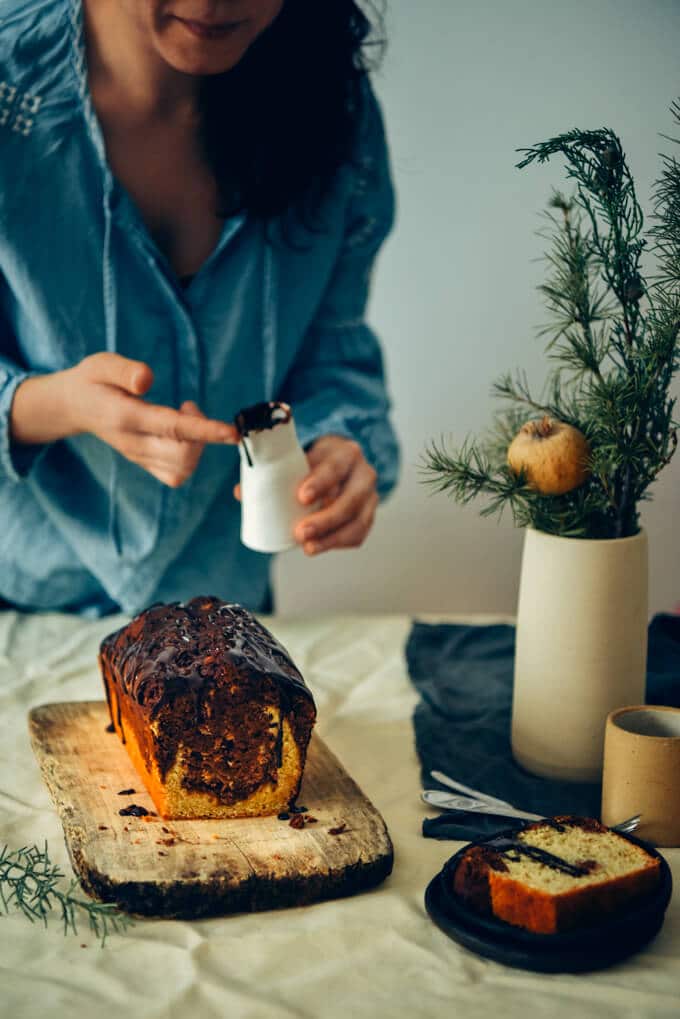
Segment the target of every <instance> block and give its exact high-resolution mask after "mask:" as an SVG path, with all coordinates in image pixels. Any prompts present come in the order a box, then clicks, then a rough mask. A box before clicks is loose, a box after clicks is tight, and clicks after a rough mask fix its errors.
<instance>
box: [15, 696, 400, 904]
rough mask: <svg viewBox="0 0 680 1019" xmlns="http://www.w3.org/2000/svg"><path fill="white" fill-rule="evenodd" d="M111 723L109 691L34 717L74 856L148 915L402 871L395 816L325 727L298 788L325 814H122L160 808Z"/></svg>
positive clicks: (108, 895)
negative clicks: (304, 819) (296, 818)
mask: <svg viewBox="0 0 680 1019" xmlns="http://www.w3.org/2000/svg"><path fill="white" fill-rule="evenodd" d="M108 722H109V716H108V710H107V707H106V703H105V702H104V701H101V702H100V701H76V702H70V703H64V704H45V705H42V706H41V707H38V708H34V709H33V711H31V713H30V716H29V728H30V733H31V740H32V743H33V748H34V751H35V754H36V757H37V759H38V762H39V764H40V768H41V771H42V774H43V778H44V779H45V782H46V784H47V786H48V788H49V790H50V793H51V794H52V798H53V800H54V802H55V805H56V807H57V810H58V812H59V816H60V818H61V822H62V825H63V828H64V835H65V838H66V845H67V848H68V851H69V855H70V857H71V862H72V863H73V867H74V870H75V871H76V873H77V875H78V877H79V878H80V881H81V882H82V884H83V887H84V888H85V890H86V891H87V892H89V893H90V894H91V895H93V896H95V897H96V898H98V899H101V900H103V901H105V902H115V903H116V904H117V905H118V906H119V907H120V908H121V909H123V910H125V911H126V912H129V913H133V914H138V915H142V916H159V917H161V916H162V917H177V918H184V919H192V918H198V917H203V916H219V915H223V914H227V913H235V912H243V911H253V910H263V909H275V908H281V907H285V906H300V905H304V904H306V903H310V902H316V901H319V900H321V899H330V898H337V897H341V896H346V895H352V894H355V893H356V892H360V891H363V890H365V889H367V888H371V887H373V886H374V885H376V884H378V883H379V882H381V881H382V880H383V879H384V878H386V877H387V875H388V874H389V873H390V871H391V870H392V860H393V851H392V843H391V841H390V837H389V835H388V832H387V828H386V826H385V822H384V821H383V819H382V817H381V816H380V814H379V813H378V811H377V810H376V809H375V807H374V806H373V805H372V804H371V803H370V802H369V800H368V799H367V798H366V797H365V796H364V794H363V793H362V792H361V790H360V789H359V787H358V786H357V785H356V783H355V782H354V781H353V780H352V779H351V778H350V777H349V775H348V774H347V773H346V772H345V770H344V769H343V767H342V765H341V764H340V763H339V761H338V760H337V759H336V758H335V757H334V756H333V754H332V753H331V752H330V750H329V749H328V747H327V746H326V745H325V744H324V743H323V741H322V740H321V739H319V737H318V736H313V737H312V742H311V744H310V747H309V753H308V757H307V765H306V768H305V774H304V778H303V783H302V790H301V793H300V796H299V798H298V803H299V804H300V805H301V806H305V807H306V808H307V813H308V814H310V815H312V816H313V817H315V818H316V819H317V820H316V823H306V824H305V826H304V828H301V829H296V828H293V827H291V826H290V824H289V822H288V821H281V820H278V819H277V818H276V817H261V818H243V819H229V820H211V819H203V820H196V821H165V820H163V818H160V817H157V816H156V815H155V814H149V815H148V816H146V817H134V816H121V815H120V813H119V811H120V810H121V809H122V808H124V807H127V806H130V805H131V804H133V803H134V804H138V805H139V806H142V807H146V808H147V809H148V810H149V811H153V810H154V809H155V808H154V805H153V802H152V800H151V797H150V796H149V794H148V793H147V792H146V789H145V788H144V785H143V784H142V782H141V780H140V778H139V776H138V774H137V772H136V770H135V768H134V767H133V765H132V763H131V761H130V759H129V757H128V755H127V753H126V751H125V748H124V747H123V745H122V743H121V742H120V740H119V739H118V737H117V736H116V735H115V733H109V732H107V731H106V729H107V725H108ZM129 789H134V790H135V792H134V794H126V795H120V791H121V790H129ZM291 816H292V815H291ZM343 826H344V827H343ZM338 828H341V829H342V830H341V831H340V832H339V833H336V834H332V833H331V830H332V829H338Z"/></svg>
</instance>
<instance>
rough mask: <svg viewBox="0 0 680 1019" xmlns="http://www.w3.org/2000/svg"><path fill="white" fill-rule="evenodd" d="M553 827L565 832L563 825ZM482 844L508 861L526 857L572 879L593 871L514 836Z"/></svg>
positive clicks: (497, 836)
mask: <svg viewBox="0 0 680 1019" xmlns="http://www.w3.org/2000/svg"><path fill="white" fill-rule="evenodd" d="M553 827H556V828H557V829H558V830H560V831H564V827H563V826H562V825H557V824H555V825H553ZM482 844H483V845H484V846H488V847H489V849H491V850H493V851H494V852H496V853H498V854H499V856H501V857H504V858H505V859H506V860H511V861H517V860H519V858H520V856H526V857H528V858H529V859H530V860H534V861H535V862H536V863H542V864H543V865H544V866H545V867H550V869H551V870H559V871H561V872H562V873H563V874H569V875H570V876H571V877H583V876H584V875H585V874H589V873H590V872H591V870H592V866H588V865H581V864H578V863H569V862H568V861H567V860H563V859H562V857H561V856H555V855H554V853H549V852H548V851H547V850H545V849H540V848H539V847H538V846H531V845H528V844H527V843H526V842H522V841H521V840H520V839H516V838H513V837H512V835H496V836H495V837H494V838H491V839H485V840H484V842H483V843H482Z"/></svg>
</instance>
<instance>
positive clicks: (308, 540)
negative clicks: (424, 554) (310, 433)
mask: <svg viewBox="0 0 680 1019" xmlns="http://www.w3.org/2000/svg"><path fill="white" fill-rule="evenodd" d="M307 459H308V460H309V465H310V467H311V470H310V473H309V474H308V475H307V477H306V478H305V480H304V481H303V482H302V484H301V485H300V488H299V490H298V499H299V501H300V502H301V503H302V505H303V506H312V505H314V503H320V504H321V508H320V509H318V510H316V511H315V512H312V513H310V514H309V516H307V517H305V518H304V520H301V521H300V523H299V524H298V525H297V527H296V529H295V538H296V540H297V541H298V543H299V544H300V545H302V547H303V549H304V551H305V554H306V555H309V556H313V555H318V554H319V552H328V550H329V549H331V548H357V547H358V546H359V545H361V544H362V543H363V541H364V540H365V538H366V536H367V534H368V532H369V531H370V529H371V527H372V525H373V519H374V517H375V511H376V508H377V506H378V493H377V491H376V479H377V475H376V472H375V470H374V469H373V468H372V467H371V465H370V464H369V463H368V462H367V461H366V459H365V457H364V454H363V453H362V451H361V447H360V446H359V444H358V443H356V442H353V441H352V440H351V439H344V438H341V437H340V436H339V435H324V436H323V437H322V438H321V439H317V441H316V442H315V443H314V444H313V445H312V446H311V447H310V449H309V451H308V453H307Z"/></svg>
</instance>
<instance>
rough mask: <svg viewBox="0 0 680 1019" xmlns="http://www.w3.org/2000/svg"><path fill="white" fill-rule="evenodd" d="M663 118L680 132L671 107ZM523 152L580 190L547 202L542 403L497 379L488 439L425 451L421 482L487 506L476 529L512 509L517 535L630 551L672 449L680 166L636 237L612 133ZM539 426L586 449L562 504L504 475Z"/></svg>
mask: <svg viewBox="0 0 680 1019" xmlns="http://www.w3.org/2000/svg"><path fill="white" fill-rule="evenodd" d="M671 112H672V114H673V116H674V118H675V120H676V122H677V123H678V124H680V103H678V102H676V103H674V104H673V105H672V107H671ZM670 140H672V141H676V142H677V141H678V140H677V139H670ZM520 151H521V152H522V153H523V155H524V158H523V159H522V160H521V162H520V163H518V167H519V168H520V169H521V168H524V167H527V166H529V165H530V164H532V163H544V162H547V161H548V160H549V159H551V158H552V157H553V156H556V155H559V156H561V157H563V159H564V160H565V162H566V174H567V177H568V178H569V179H570V180H571V181H573V182H575V185H576V190H575V193H574V196H573V197H572V198H567V197H565V196H564V195H562V194H561V193H560V192H555V193H554V194H553V197H552V199H551V201H550V207H549V210H548V212H547V214H546V219H547V224H548V225H547V230H546V231H543V233H542V236H544V237H546V238H547V240H548V243H549V247H548V250H547V252H546V254H545V258H546V262H547V265H548V274H547V278H546V280H545V282H544V283H543V285H542V286H541V287H540V288H539V289H540V291H541V293H542V295H543V297H544V299H545V304H546V307H547V309H548V312H549V315H550V321H549V323H548V324H547V325H546V326H544V327H543V328H542V329H541V330H540V333H539V335H540V336H542V337H544V338H545V340H546V352H547V355H548V357H549V359H550V361H551V365H552V368H551V371H550V373H549V376H548V379H547V381H546V385H545V387H544V392H543V393H542V394H541V395H540V396H534V395H533V394H532V392H531V389H530V387H529V385H528V382H527V379H526V376H525V375H524V374H523V373H521V372H519V373H516V374H515V375H512V374H509V375H505V376H503V377H502V378H501V379H499V380H498V381H497V382H496V383H495V385H494V388H493V393H494V395H495V396H496V397H498V398H499V399H500V400H501V406H502V410H501V412H500V413H499V414H498V417H497V419H496V422H495V427H494V428H493V430H492V431H491V432H490V434H489V435H488V436H486V437H485V438H484V439H482V440H481V441H473V440H467V441H466V442H465V443H464V444H463V446H462V447H461V448H460V449H458V450H456V451H450V450H447V449H446V447H445V445H444V443H443V442H442V443H440V444H437V443H432V444H431V445H430V447H429V448H428V450H427V452H426V458H425V474H426V480H427V481H428V482H429V483H430V484H432V485H433V487H434V488H435V489H436V490H439V491H446V492H448V493H449V494H451V495H452V496H453V497H454V498H455V499H456V501H457V502H459V503H467V502H469V501H471V500H472V499H474V498H476V497H477V496H482V497H483V498H484V499H485V504H484V507H483V509H482V514H484V515H487V514H492V513H496V512H502V510H503V508H504V507H505V506H509V507H510V510H511V512H512V514H513V517H514V520H515V523H516V524H517V525H519V526H526V525H529V526H532V527H535V528H537V529H539V530H543V531H548V532H550V533H553V534H560V535H563V536H570V537H586V538H619V537H627V536H630V535H633V534H635V533H636V532H637V531H638V529H639V503H640V502H641V501H642V500H643V499H647V498H649V486H650V485H651V483H652V482H653V480H654V478H655V477H656V476H657V474H658V473H659V471H660V470H661V469H662V468H663V467H664V466H665V465H666V464H667V463H668V462H669V461H670V459H671V457H672V456H673V453H674V452H675V448H676V445H677V434H676V427H677V424H676V422H675V421H674V418H673V412H674V403H675V401H674V399H673V398H672V396H671V395H670V386H671V382H672V379H673V375H674V373H675V371H677V369H678V366H679V365H680V340H679V338H678V337H679V333H680V163H679V162H678V160H677V159H675V158H673V157H671V156H663V157H662V169H661V175H660V177H659V179H658V180H657V182H656V184H655V188H654V195H653V200H654V220H655V225H654V226H653V227H652V228H651V229H650V230H648V231H647V233H646V236H645V235H644V233H643V227H644V223H643V216H642V210H641V209H640V205H639V203H638V200H637V197H636V194H635V187H634V183H633V178H632V176H631V173H630V170H629V168H628V165H627V163H626V157H625V154H624V152H623V149H622V147H621V142H620V141H619V139H618V137H617V136H616V135H615V134H614V132H613V131H611V130H609V129H607V128H602V129H600V130H596V131H578V130H574V131H569V132H568V133H567V134H563V135H559V136H558V137H557V138H552V139H550V140H549V141H546V142H542V143H540V144H538V145H535V146H533V147H532V148H529V149H523V150H520ZM648 239H649V240H651V242H652V251H653V254H654V255H655V259H656V267H657V275H656V276H654V277H652V278H651V279H650V280H649V281H648V280H646V279H645V277H644V276H643V272H642V267H641V260H642V253H643V250H644V247H645V245H646V243H647V240H648ZM546 414H547V415H548V416H550V417H552V418H556V419H558V420H560V421H565V422H567V423H568V424H571V425H574V426H575V427H576V428H579V429H580V430H581V431H582V432H583V433H584V435H585V436H586V438H587V439H588V441H589V443H590V447H591V459H590V464H589V467H590V476H589V478H588V479H587V480H586V481H585V482H584V484H582V485H581V486H580V487H579V488H577V489H575V490H574V491H572V492H568V493H567V494H565V495H561V496H545V495H541V494H540V493H538V492H537V491H535V490H533V489H532V488H530V487H529V486H528V484H527V483H526V478H525V477H523V476H522V475H520V476H516V475H515V474H514V473H513V472H512V471H511V470H510V468H509V467H508V466H507V463H506V455H507V449H508V445H509V443H510V441H511V440H512V438H513V436H514V435H515V434H516V433H517V432H518V431H519V428H520V427H521V425H522V424H523V423H525V422H526V421H527V420H528V419H529V418H532V417H534V418H535V417H542V416H543V415H546Z"/></svg>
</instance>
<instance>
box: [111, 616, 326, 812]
mask: <svg viewBox="0 0 680 1019" xmlns="http://www.w3.org/2000/svg"><path fill="white" fill-rule="evenodd" d="M100 662H101V667H102V673H103V676H104V684H105V687H106V695H107V701H108V704H109V710H110V711H111V715H112V720H113V721H114V723H115V724H116V728H117V730H118V732H119V734H120V736H121V739H123V741H124V742H125V730H126V727H131V728H133V729H134V733H135V737H136V740H137V743H138V744H139V747H140V751H141V754H142V756H143V758H144V761H145V763H146V764H147V766H148V765H149V764H150V763H151V759H152V758H153V763H154V764H155V766H156V767H157V768H158V771H159V773H160V776H161V778H162V779H165V777H166V775H167V773H168V771H169V770H170V768H171V767H172V766H173V764H174V763H175V761H176V759H177V755H178V750H179V748H180V745H181V746H182V747H183V748H184V750H183V753H184V755H185V760H184V764H185V774H184V778H183V785H184V787H185V788H186V789H187V790H192V791H193V790H195V791H200V792H206V793H210V794H212V795H213V796H215V797H217V798H218V799H219V800H221V801H222V802H225V803H236V802H239V801H240V800H243V799H245V798H246V797H247V796H249V795H250V794H251V793H252V792H254V791H255V790H257V789H258V788H259V787H260V786H261V785H262V783H263V782H267V781H269V782H274V783H276V781H277V775H278V769H279V768H280V767H281V754H282V739H283V722H284V719H285V720H287V722H288V724H289V725H290V727H291V729H292V732H293V735H294V738H295V742H296V743H297V744H298V746H299V747H300V748H301V754H302V759H303V762H304V755H305V752H306V747H307V743H308V741H309V735H310V732H311V727H312V725H313V722H314V716H315V709H314V701H313V698H312V694H311V692H310V691H309V689H308V687H307V686H306V685H305V682H304V680H303V678H302V676H301V675H300V673H299V671H298V670H297V669H296V667H295V665H294V664H293V662H292V661H291V659H290V657H289V655H288V653H287V652H286V650H285V648H284V647H283V646H282V645H281V644H279V642H278V641H277V640H276V639H275V638H274V637H273V636H272V634H271V633H269V631H268V630H266V629H265V628H264V627H263V626H262V625H261V624H260V623H258V622H257V620H256V619H255V618H254V617H253V616H252V615H251V614H250V613H249V612H248V611H247V610H245V609H243V608H242V607H241V606H239V605H232V604H226V603H224V602H222V601H220V600H219V599H218V598H213V597H204V598H194V599H192V600H191V601H189V602H187V603H180V602H174V603H172V604H170V605H152V606H151V607H150V608H148V609H146V610H145V611H144V612H142V613H141V614H140V615H138V616H137V617H136V618H135V619H133V620H132V622H130V623H129V624H128V625H127V626H125V627H123V628H122V629H120V630H118V631H117V632H115V633H113V634H111V635H110V636H108V637H107V638H106V639H105V640H104V641H103V642H102V645H101V650H100ZM271 705H274V706H276V707H278V708H279V709H280V716H279V720H278V722H277V723H275V724H273V723H272V718H271V715H270V714H269V713H268V711H267V710H266V707H267V706H271ZM155 722H157V723H158V724H157V725H155V726H154V728H155V732H152V724H153V723H155ZM220 733H229V735H228V736H224V737H223V738H220V737H219V735H218V734H220ZM187 747H190V748H191V749H190V753H189V755H188V758H187ZM263 748H264V751H265V752H264V754H263Z"/></svg>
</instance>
